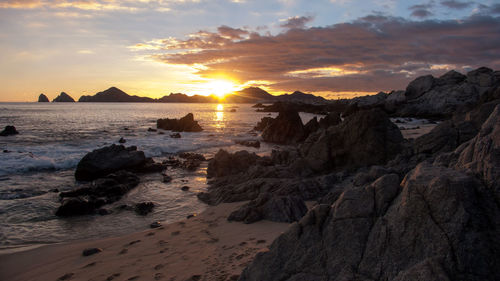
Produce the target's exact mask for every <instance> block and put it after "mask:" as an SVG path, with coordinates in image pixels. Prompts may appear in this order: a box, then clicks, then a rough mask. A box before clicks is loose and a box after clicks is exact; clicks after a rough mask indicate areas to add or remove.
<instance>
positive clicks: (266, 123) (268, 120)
mask: <svg viewBox="0 0 500 281" xmlns="http://www.w3.org/2000/svg"><path fill="white" fill-rule="evenodd" d="M273 121H274V118H272V117H262V119H260V121H259V122H257V125H255V127H254V128H253V129H254V130H255V131H259V132H262V131H264V129H265V128H267V126H269V125H270V124H271V123H272V122H273Z"/></svg>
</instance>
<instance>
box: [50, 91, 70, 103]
mask: <svg viewBox="0 0 500 281" xmlns="http://www.w3.org/2000/svg"><path fill="white" fill-rule="evenodd" d="M52 102H75V100H74V99H73V98H72V97H70V96H69V95H68V94H66V93H65V92H61V93H60V94H59V96H57V97H56V98H55V99H54V100H53V101H52Z"/></svg>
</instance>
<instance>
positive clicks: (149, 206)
mask: <svg viewBox="0 0 500 281" xmlns="http://www.w3.org/2000/svg"><path fill="white" fill-rule="evenodd" d="M154 207H155V204H154V203H153V202H142V203H137V204H135V207H134V210H135V212H136V213H137V214H138V215H141V216H145V215H147V214H149V213H151V212H152V211H153V208H154Z"/></svg>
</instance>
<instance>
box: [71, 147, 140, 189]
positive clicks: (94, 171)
mask: <svg viewBox="0 0 500 281" xmlns="http://www.w3.org/2000/svg"><path fill="white" fill-rule="evenodd" d="M145 163H146V157H145V156H144V152H142V151H137V147H135V146H131V147H127V148H125V147H124V146H123V145H115V144H113V145H111V146H107V147H103V148H100V149H96V150H94V151H92V152H90V153H87V155H85V156H84V157H83V158H82V160H80V162H79V163H78V165H77V167H76V171H75V179H76V180H79V181H90V180H94V179H97V178H99V177H102V176H105V175H107V174H109V173H113V172H116V171H119V170H123V169H133V168H139V167H141V166H143V165H144V164H145Z"/></svg>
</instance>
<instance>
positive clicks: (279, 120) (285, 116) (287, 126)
mask: <svg viewBox="0 0 500 281" xmlns="http://www.w3.org/2000/svg"><path fill="white" fill-rule="evenodd" d="M304 138H305V130H304V125H303V124H302V120H301V119H300V116H299V114H298V113H297V112H296V111H282V112H280V113H279V115H278V117H276V119H274V120H273V121H272V122H271V124H269V125H268V126H267V127H266V128H265V129H264V131H263V132H262V139H263V140H264V141H266V142H273V143H278V144H291V143H297V142H299V141H301V140H303V139H304Z"/></svg>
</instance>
